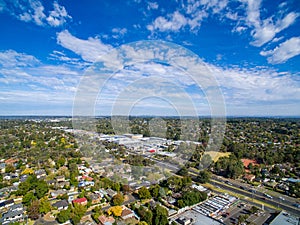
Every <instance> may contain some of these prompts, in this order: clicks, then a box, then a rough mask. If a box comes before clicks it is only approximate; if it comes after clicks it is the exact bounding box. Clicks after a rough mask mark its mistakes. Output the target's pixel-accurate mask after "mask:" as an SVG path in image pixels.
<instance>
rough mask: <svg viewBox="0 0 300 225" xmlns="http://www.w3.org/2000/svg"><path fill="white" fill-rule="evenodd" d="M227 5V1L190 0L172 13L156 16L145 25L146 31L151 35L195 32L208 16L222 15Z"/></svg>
mask: <svg viewBox="0 0 300 225" xmlns="http://www.w3.org/2000/svg"><path fill="white" fill-rule="evenodd" d="M227 5H228V1H227V0H213V1H198V0H190V1H187V2H185V3H182V4H181V5H180V7H179V8H178V9H177V10H176V11H174V12H173V13H169V14H168V15H166V16H158V17H157V18H156V19H155V20H154V21H153V22H152V23H151V24H148V25H147V29H148V30H149V31H151V32H152V33H153V32H155V31H160V32H168V31H172V32H178V31H180V30H182V29H185V28H187V29H189V30H190V31H194V32H196V31H198V29H199V28H200V26H201V23H202V21H203V20H204V19H205V18H207V17H208V16H209V15H210V14H213V15H215V14H222V13H221V12H223V10H224V9H225V8H226V6H227Z"/></svg>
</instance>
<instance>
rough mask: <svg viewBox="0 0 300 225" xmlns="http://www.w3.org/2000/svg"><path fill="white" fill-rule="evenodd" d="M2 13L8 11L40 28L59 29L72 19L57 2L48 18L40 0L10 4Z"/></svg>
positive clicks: (3, 7) (6, 5)
mask: <svg viewBox="0 0 300 225" xmlns="http://www.w3.org/2000/svg"><path fill="white" fill-rule="evenodd" d="M0 11H6V12H8V13H9V14H10V15H12V16H14V17H15V18H17V19H19V20H21V21H24V22H32V23H35V24H36V25H38V26H46V25H49V26H52V27H59V26H62V25H63V24H65V23H66V22H67V20H68V19H71V16H70V15H68V13H67V11H66V9H65V7H63V6H61V5H59V4H58V3H57V2H54V3H53V10H52V11H49V15H48V16H47V15H46V13H45V12H44V11H45V7H44V6H43V4H42V3H41V1H39V0H28V1H16V2H10V3H9V4H8V3H7V4H4V5H3V6H2V10H0Z"/></svg>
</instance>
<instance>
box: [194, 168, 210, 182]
mask: <svg viewBox="0 0 300 225" xmlns="http://www.w3.org/2000/svg"><path fill="white" fill-rule="evenodd" d="M209 180H210V173H209V172H208V171H207V170H202V171H200V172H199V175H198V176H197V181H198V182H199V183H201V184H205V183H208V182H209Z"/></svg>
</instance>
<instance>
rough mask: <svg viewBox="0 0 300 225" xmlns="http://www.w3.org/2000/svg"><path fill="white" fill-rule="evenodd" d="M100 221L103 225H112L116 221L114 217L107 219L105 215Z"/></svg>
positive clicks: (100, 217)
mask: <svg viewBox="0 0 300 225" xmlns="http://www.w3.org/2000/svg"><path fill="white" fill-rule="evenodd" d="M98 220H99V222H100V224H101V225H112V224H113V223H114V222H115V219H114V218H113V217H112V216H109V217H106V216H104V215H102V216H99V217H98Z"/></svg>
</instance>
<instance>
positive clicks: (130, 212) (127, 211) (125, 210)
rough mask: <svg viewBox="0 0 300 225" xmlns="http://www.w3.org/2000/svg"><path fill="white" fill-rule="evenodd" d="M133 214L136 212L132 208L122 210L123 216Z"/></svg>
mask: <svg viewBox="0 0 300 225" xmlns="http://www.w3.org/2000/svg"><path fill="white" fill-rule="evenodd" d="M131 214H133V215H134V213H133V212H132V211H131V210H130V209H127V208H125V209H124V210H123V211H122V215H121V217H124V216H128V215H131Z"/></svg>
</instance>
